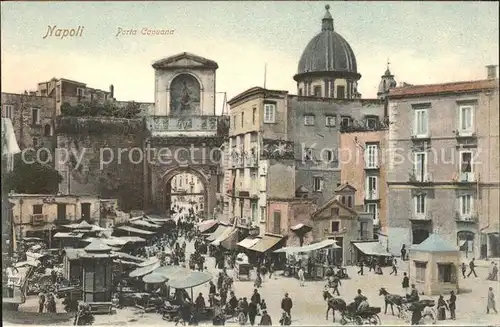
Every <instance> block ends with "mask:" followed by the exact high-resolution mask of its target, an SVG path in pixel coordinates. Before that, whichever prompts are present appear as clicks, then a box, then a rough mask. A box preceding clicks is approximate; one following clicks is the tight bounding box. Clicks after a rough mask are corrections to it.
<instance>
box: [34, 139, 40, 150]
mask: <svg viewBox="0 0 500 327" xmlns="http://www.w3.org/2000/svg"><path fill="white" fill-rule="evenodd" d="M39 146H40V144H39V142H38V138H36V137H34V138H33V148H35V149H36V148H38V147H39Z"/></svg>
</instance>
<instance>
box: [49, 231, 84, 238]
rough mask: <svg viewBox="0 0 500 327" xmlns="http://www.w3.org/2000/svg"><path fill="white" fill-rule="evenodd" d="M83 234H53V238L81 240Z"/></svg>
mask: <svg viewBox="0 0 500 327" xmlns="http://www.w3.org/2000/svg"><path fill="white" fill-rule="evenodd" d="M82 237H83V233H63V232H58V233H55V235H54V238H82Z"/></svg>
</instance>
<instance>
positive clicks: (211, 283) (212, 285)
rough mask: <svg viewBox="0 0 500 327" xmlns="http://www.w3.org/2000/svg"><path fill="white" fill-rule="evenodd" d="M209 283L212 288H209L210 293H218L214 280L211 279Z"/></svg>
mask: <svg viewBox="0 0 500 327" xmlns="http://www.w3.org/2000/svg"><path fill="white" fill-rule="evenodd" d="M209 285H210V288H209V291H208V294H215V293H217V289H216V287H215V284H214V282H212V281H210V283H209Z"/></svg>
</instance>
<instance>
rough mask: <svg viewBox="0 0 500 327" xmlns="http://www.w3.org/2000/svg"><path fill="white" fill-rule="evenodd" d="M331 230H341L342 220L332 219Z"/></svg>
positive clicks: (333, 231)
mask: <svg viewBox="0 0 500 327" xmlns="http://www.w3.org/2000/svg"><path fill="white" fill-rule="evenodd" d="M331 228H332V229H331V232H332V233H336V232H338V231H339V230H340V222H338V221H332V226H331Z"/></svg>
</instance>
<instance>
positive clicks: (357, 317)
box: [354, 316, 363, 326]
mask: <svg viewBox="0 0 500 327" xmlns="http://www.w3.org/2000/svg"><path fill="white" fill-rule="evenodd" d="M354 323H355V324H356V325H358V326H361V325H362V324H363V318H361V317H360V316H355V317H354Z"/></svg>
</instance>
